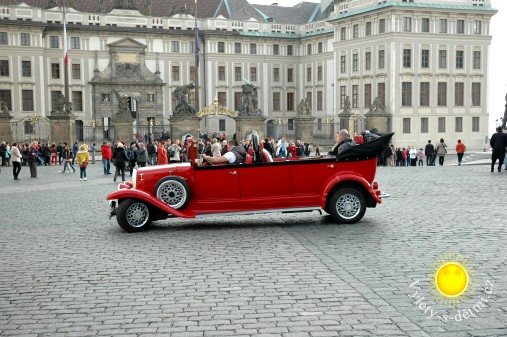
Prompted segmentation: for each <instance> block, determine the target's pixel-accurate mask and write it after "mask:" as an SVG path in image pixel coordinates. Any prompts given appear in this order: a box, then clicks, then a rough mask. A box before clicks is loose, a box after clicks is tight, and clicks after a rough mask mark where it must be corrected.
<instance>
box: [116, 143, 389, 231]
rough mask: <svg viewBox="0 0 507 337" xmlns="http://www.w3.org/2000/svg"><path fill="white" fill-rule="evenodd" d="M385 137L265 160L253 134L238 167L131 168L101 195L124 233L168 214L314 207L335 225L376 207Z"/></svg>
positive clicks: (181, 215) (197, 164) (186, 215)
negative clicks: (325, 152)
mask: <svg viewBox="0 0 507 337" xmlns="http://www.w3.org/2000/svg"><path fill="white" fill-rule="evenodd" d="M392 136H393V134H392V133H390V134H386V135H384V136H382V137H380V138H378V139H376V140H372V141H370V142H366V143H364V144H361V145H357V146H354V147H352V148H351V149H349V150H347V151H344V152H342V153H341V154H340V155H339V156H320V157H301V158H276V159H274V160H273V159H271V158H270V157H269V156H267V155H266V151H265V150H264V149H263V148H262V144H259V140H258V136H257V134H253V136H252V138H253V139H252V144H253V145H252V147H251V149H249V155H247V158H246V162H245V163H244V164H239V165H218V166H216V165H210V164H209V163H208V164H207V163H204V164H203V163H202V162H200V161H198V160H196V161H195V162H192V163H190V162H186V163H178V164H167V165H160V166H153V167H144V168H139V169H137V170H134V173H133V175H132V176H133V178H132V182H126V183H125V184H120V185H119V189H118V190H117V191H115V192H112V193H111V194H109V195H108V196H107V199H108V200H111V201H110V206H111V216H114V215H116V217H117V221H118V224H119V225H120V227H121V228H123V229H124V230H125V231H127V232H139V231H142V230H145V229H147V228H148V227H149V226H150V224H151V222H152V221H157V220H163V219H166V218H168V217H179V218H195V217H200V216H206V215H212V214H220V215H224V214H225V215H232V214H255V213H267V212H291V213H294V212H308V211H313V210H319V211H320V210H321V209H323V210H324V211H326V212H327V213H329V214H331V216H332V217H333V219H334V220H335V221H336V222H337V223H355V222H357V221H359V220H361V218H362V217H363V215H364V213H365V211H366V207H375V206H376V205H377V204H380V203H381V199H380V195H381V192H380V190H379V189H378V184H377V183H376V182H374V181H373V180H374V177H375V172H376V168H377V156H378V155H379V154H381V153H382V152H383V151H384V149H385V147H386V146H388V144H389V142H390V140H391V137H392ZM190 141H191V146H190V147H189V149H190V158H194V146H193V142H192V140H191V139H190ZM116 206H117V207H116Z"/></svg>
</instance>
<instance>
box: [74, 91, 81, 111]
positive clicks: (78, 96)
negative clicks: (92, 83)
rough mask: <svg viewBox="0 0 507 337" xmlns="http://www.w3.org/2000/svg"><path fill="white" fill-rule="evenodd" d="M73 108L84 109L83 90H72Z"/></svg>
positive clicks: (75, 109)
mask: <svg viewBox="0 0 507 337" xmlns="http://www.w3.org/2000/svg"><path fill="white" fill-rule="evenodd" d="M72 109H73V110H74V111H83V92H82V91H72Z"/></svg>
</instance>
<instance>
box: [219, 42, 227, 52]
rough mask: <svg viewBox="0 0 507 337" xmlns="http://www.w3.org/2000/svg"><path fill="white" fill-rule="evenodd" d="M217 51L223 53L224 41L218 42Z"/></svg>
mask: <svg viewBox="0 0 507 337" xmlns="http://www.w3.org/2000/svg"><path fill="white" fill-rule="evenodd" d="M218 52H219V53H225V42H218Z"/></svg>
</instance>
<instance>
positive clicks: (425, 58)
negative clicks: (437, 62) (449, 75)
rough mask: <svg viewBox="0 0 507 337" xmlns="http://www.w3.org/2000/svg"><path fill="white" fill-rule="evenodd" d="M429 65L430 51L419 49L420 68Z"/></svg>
mask: <svg viewBox="0 0 507 337" xmlns="http://www.w3.org/2000/svg"><path fill="white" fill-rule="evenodd" d="M429 67H430V51H429V49H423V50H421V68H429Z"/></svg>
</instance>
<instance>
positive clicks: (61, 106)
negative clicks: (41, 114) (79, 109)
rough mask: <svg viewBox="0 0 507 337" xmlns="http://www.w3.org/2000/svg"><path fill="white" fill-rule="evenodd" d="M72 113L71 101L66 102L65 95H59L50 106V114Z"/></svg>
mask: <svg viewBox="0 0 507 337" xmlns="http://www.w3.org/2000/svg"><path fill="white" fill-rule="evenodd" d="M71 113H72V102H68V101H67V100H66V99H65V96H63V95H60V96H58V98H57V99H56V101H55V104H54V105H53V107H52V108H51V114H71Z"/></svg>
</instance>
